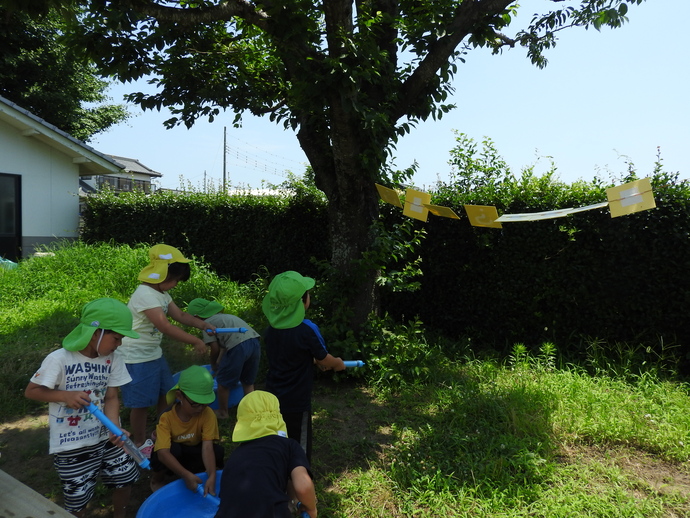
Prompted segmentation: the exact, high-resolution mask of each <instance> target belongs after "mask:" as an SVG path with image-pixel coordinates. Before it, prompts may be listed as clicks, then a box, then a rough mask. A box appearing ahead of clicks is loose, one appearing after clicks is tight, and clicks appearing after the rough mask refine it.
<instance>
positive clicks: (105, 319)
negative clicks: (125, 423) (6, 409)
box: [24, 298, 139, 518]
mask: <svg viewBox="0 0 690 518" xmlns="http://www.w3.org/2000/svg"><path fill="white" fill-rule="evenodd" d="M123 336H129V337H131V338H136V337H137V336H138V335H137V333H136V332H134V331H133V330H132V313H131V312H130V311H129V309H128V308H127V306H125V305H124V304H123V303H122V302H120V301H118V300H115V299H111V298H102V299H97V300H94V301H92V302H89V303H88V304H86V305H85V306H84V308H83V310H82V314H81V319H80V321H79V325H78V326H77V327H76V328H75V329H74V330H73V331H72V332H71V333H70V334H68V335H67V336H66V337H65V339H64V340H63V341H62V349H58V350H57V351H54V352H52V353H50V354H49V355H48V356H47V357H46V358H45V359H44V360H43V363H42V364H41V366H40V368H39V369H38V370H37V371H36V373H35V374H34V375H33V376H32V377H31V381H30V382H29V385H28V386H27V387H26V391H25V392H24V395H25V396H26V397H28V398H29V399H35V400H37V401H45V402H47V403H48V416H49V417H48V420H49V425H50V453H52V454H53V455H54V465H55V468H56V469H57V471H58V474H59V475H60V481H61V483H62V491H63V495H64V507H65V509H67V510H68V511H69V512H71V513H72V514H74V515H75V516H84V514H85V512H86V505H87V504H88V503H89V501H90V500H91V499H92V498H93V495H94V491H95V488H96V481H97V479H98V476H99V474H100V476H101V479H102V481H103V483H104V485H105V486H106V487H108V488H111V489H114V491H113V507H114V509H115V512H114V516H115V518H124V516H125V514H126V507H127V503H128V502H129V495H130V492H131V486H132V484H133V483H134V482H136V481H137V480H138V478H139V471H138V469H137V466H136V463H135V462H134V461H133V460H132V458H131V457H130V456H129V455H128V454H127V453H125V452H124V451H123V450H122V449H121V448H118V447H117V446H116V445H115V444H113V443H112V442H110V441H109V440H108V438H109V434H108V430H107V429H106V427H105V426H103V425H102V424H101V422H100V421H99V420H98V419H96V418H95V417H94V416H93V415H92V414H91V413H90V412H89V411H88V409H86V408H85V407H86V406H88V405H89V404H90V403H92V402H93V403H94V405H96V406H97V407H98V408H99V409H101V410H102V411H103V413H104V414H105V415H106V416H108V418H110V420H111V421H113V422H114V423H119V422H120V416H119V411H120V401H119V399H118V391H117V387H121V386H122V385H124V384H125V383H128V382H129V381H130V380H131V378H130V376H129V374H128V373H127V369H126V368H125V364H124V362H123V361H121V360H119V359H118V358H116V357H115V355H114V352H115V350H116V349H117V348H118V347H119V346H120V344H121V343H122V338H123Z"/></svg>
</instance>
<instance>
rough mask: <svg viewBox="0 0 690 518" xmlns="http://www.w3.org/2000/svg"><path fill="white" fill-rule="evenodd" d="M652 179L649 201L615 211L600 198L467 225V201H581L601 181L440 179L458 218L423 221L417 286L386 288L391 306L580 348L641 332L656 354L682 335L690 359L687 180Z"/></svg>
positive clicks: (502, 207)
mask: <svg viewBox="0 0 690 518" xmlns="http://www.w3.org/2000/svg"><path fill="white" fill-rule="evenodd" d="M634 178H635V177H634V176H630V177H627V178H624V179H621V180H620V181H619V182H615V184H619V183H623V182H626V181H629V180H632V179H634ZM612 185H613V183H612V184H611V186H612ZM652 186H653V190H654V197H655V201H656V205H657V208H655V209H652V210H648V211H643V212H638V213H635V214H631V215H628V216H623V217H618V218H611V216H610V212H609V209H608V207H607V208H604V209H597V210H591V211H587V212H582V213H578V214H574V215H571V216H567V217H565V218H560V219H552V220H543V221H534V222H521V223H504V224H503V228H501V229H494V228H479V227H472V226H471V225H470V224H469V221H468V219H467V217H466V215H465V211H464V208H463V205H464V204H477V205H495V206H496V207H497V208H498V210H499V213H521V212H539V211H547V210H555V209H560V208H566V207H579V206H586V205H589V204H593V203H597V202H600V201H606V194H605V186H604V185H603V183H602V182H601V181H600V180H595V181H592V182H589V183H587V182H578V183H576V184H574V185H566V184H563V183H561V182H558V181H556V180H554V178H553V176H552V175H546V176H544V177H541V178H536V177H534V176H532V175H531V174H529V173H527V174H525V175H523V177H522V178H520V179H517V180H516V179H514V178H512V177H508V178H505V179H503V180H502V181H500V182H496V183H492V184H491V185H488V186H480V187H477V188H476V189H475V190H473V191H472V192H470V193H467V192H460V191H458V190H455V189H453V186H452V185H450V186H445V188H441V189H440V190H439V192H438V193H436V195H435V196H434V198H433V199H432V203H435V204H439V205H444V206H448V207H451V208H453V209H454V211H455V212H456V213H457V214H458V215H459V216H460V217H461V219H460V221H458V220H451V219H447V218H437V217H433V216H430V219H429V221H428V222H427V223H420V224H419V226H420V227H421V226H424V227H425V229H426V231H427V237H426V240H425V242H424V244H423V247H422V249H421V251H420V253H421V257H422V263H421V264H422V269H423V272H424V275H423V278H422V286H421V290H420V291H419V292H418V293H411V294H402V295H400V294H396V295H394V296H389V297H388V299H387V302H386V305H387V308H388V309H389V311H392V312H393V314H394V315H395V316H397V317H398V318H400V319H403V318H408V317H410V318H411V317H413V316H419V317H420V318H421V320H422V321H423V322H424V323H425V324H426V325H427V326H428V327H431V328H434V329H437V330H440V331H442V332H443V333H444V334H445V335H447V336H471V337H472V338H473V339H477V340H479V342H480V343H484V344H487V343H489V344H493V345H494V346H496V347H498V348H500V349H503V350H504V351H506V350H509V349H510V347H511V346H512V345H513V344H514V343H516V342H521V343H527V344H531V345H532V346H535V347H536V346H538V345H539V344H541V343H544V342H546V341H549V342H554V343H557V344H562V345H564V346H565V345H566V344H567V346H568V347H569V348H571V352H574V353H575V352H578V351H577V350H576V349H577V348H584V347H586V346H587V344H588V343H591V339H593V338H596V339H602V340H605V341H608V342H616V341H626V342H630V343H640V344H645V345H646V346H648V347H650V348H651V349H652V350H653V351H654V352H655V354H657V355H662V354H664V351H665V350H666V349H667V348H668V347H669V346H677V345H680V346H682V347H681V351H679V352H681V353H682V355H683V356H684V357H685V358H686V359H687V358H688V356H687V350H688V348H687V346H686V344H687V343H688V341H689V339H690V321H689V320H688V319H687V317H686V313H687V307H688V298H689V297H690V275H689V273H688V272H689V271H690V270H689V269H688V267H689V266H690V240H689V239H688V236H689V233H690V187H689V186H688V183H687V182H686V181H679V180H678V177H677V175H670V174H666V173H663V172H661V171H657V172H655V174H654V176H653V179H652Z"/></svg>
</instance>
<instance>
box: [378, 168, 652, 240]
mask: <svg viewBox="0 0 690 518" xmlns="http://www.w3.org/2000/svg"><path fill="white" fill-rule="evenodd" d="M376 189H377V190H378V192H379V196H381V199H382V200H383V201H385V202H386V203H390V204H391V205H395V206H396V207H400V208H401V209H403V214H404V215H405V216H408V217H410V218H414V219H418V220H420V221H427V219H428V218H429V213H431V214H433V215H434V216H441V217H443V218H452V219H460V218H459V217H458V215H457V214H456V213H455V212H454V211H453V209H451V208H450V207H442V206H440V205H431V203H430V202H431V195H430V194H428V193H425V192H422V191H417V190H415V189H409V188H408V189H407V190H406V191H405V205H404V206H403V204H402V203H401V201H400V196H398V193H397V192H396V191H395V190H393V189H390V188H388V187H384V186H383V185H379V184H376ZM606 198H607V199H608V201H604V202H601V203H595V204H594V205H587V206H585V207H577V208H569V209H558V210H549V211H546V212H529V213H522V214H503V215H502V216H500V217H499V215H498V211H497V210H496V207H493V206H490V205H464V208H465V212H467V217H468V218H469V220H470V223H471V224H472V225H473V226H475V227H492V228H502V225H501V223H513V222H518V221H539V220H543V219H555V218H563V217H565V216H568V215H570V214H576V213H578V212H584V211H587V210H593V209H602V208H604V207H606V206H607V205H608V206H609V210H610V211H611V217H612V218H616V217H618V216H625V215H627V214H632V213H633V212H640V211H643V210H649V209H653V208H655V207H656V203H655V202H654V195H653V194H652V184H651V182H650V181H649V178H643V179H642V180H635V181H634V182H628V183H626V184H623V185H618V186H616V187H611V188H609V189H606Z"/></svg>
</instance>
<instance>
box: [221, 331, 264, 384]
mask: <svg viewBox="0 0 690 518" xmlns="http://www.w3.org/2000/svg"><path fill="white" fill-rule="evenodd" d="M260 360H261V342H259V339H258V338H249V339H248V340H245V341H244V342H240V343H239V344H237V345H236V346H235V347H233V348H232V349H228V350H227V351H225V354H224V355H223V358H222V359H221V360H220V365H219V366H218V372H217V373H216V381H218V384H219V385H221V386H223V387H228V388H233V387H234V386H235V385H237V382H238V381H241V382H242V384H243V385H253V384H254V382H255V381H256V375H257V374H258V372H259V362H260Z"/></svg>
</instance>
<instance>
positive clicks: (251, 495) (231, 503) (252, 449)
mask: <svg viewBox="0 0 690 518" xmlns="http://www.w3.org/2000/svg"><path fill="white" fill-rule="evenodd" d="M278 405H279V403H278V399H277V398H276V397H275V396H274V395H273V394H271V393H269V392H265V391H263V390H255V391H254V392H251V393H249V394H247V395H246V396H244V397H243V398H242V400H241V401H240V404H239V405H238V407H237V424H236V425H235V430H234V431H233V434H232V440H233V442H238V443H240V445H239V446H238V447H237V448H236V449H235V450H234V451H233V452H232V454H230V457H229V458H228V461H227V462H226V463H225V468H223V477H222V478H221V481H220V506H219V507H218V512H217V513H216V518H245V517H246V516H275V517H277V516H280V517H286V518H288V517H291V516H292V514H291V513H290V504H291V501H292V502H294V503H297V502H299V505H298V507H299V510H300V511H306V512H307V513H308V514H309V516H310V517H311V518H316V515H317V510H316V492H315V490H314V482H313V481H312V476H311V472H310V471H309V461H308V460H307V457H306V455H305V453H304V450H302V448H301V447H300V445H299V443H298V442H297V441H295V440H293V439H290V438H288V437H287V432H286V430H287V427H286V426H285V422H284V421H283V417H282V416H281V414H280V409H279V406H278Z"/></svg>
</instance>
